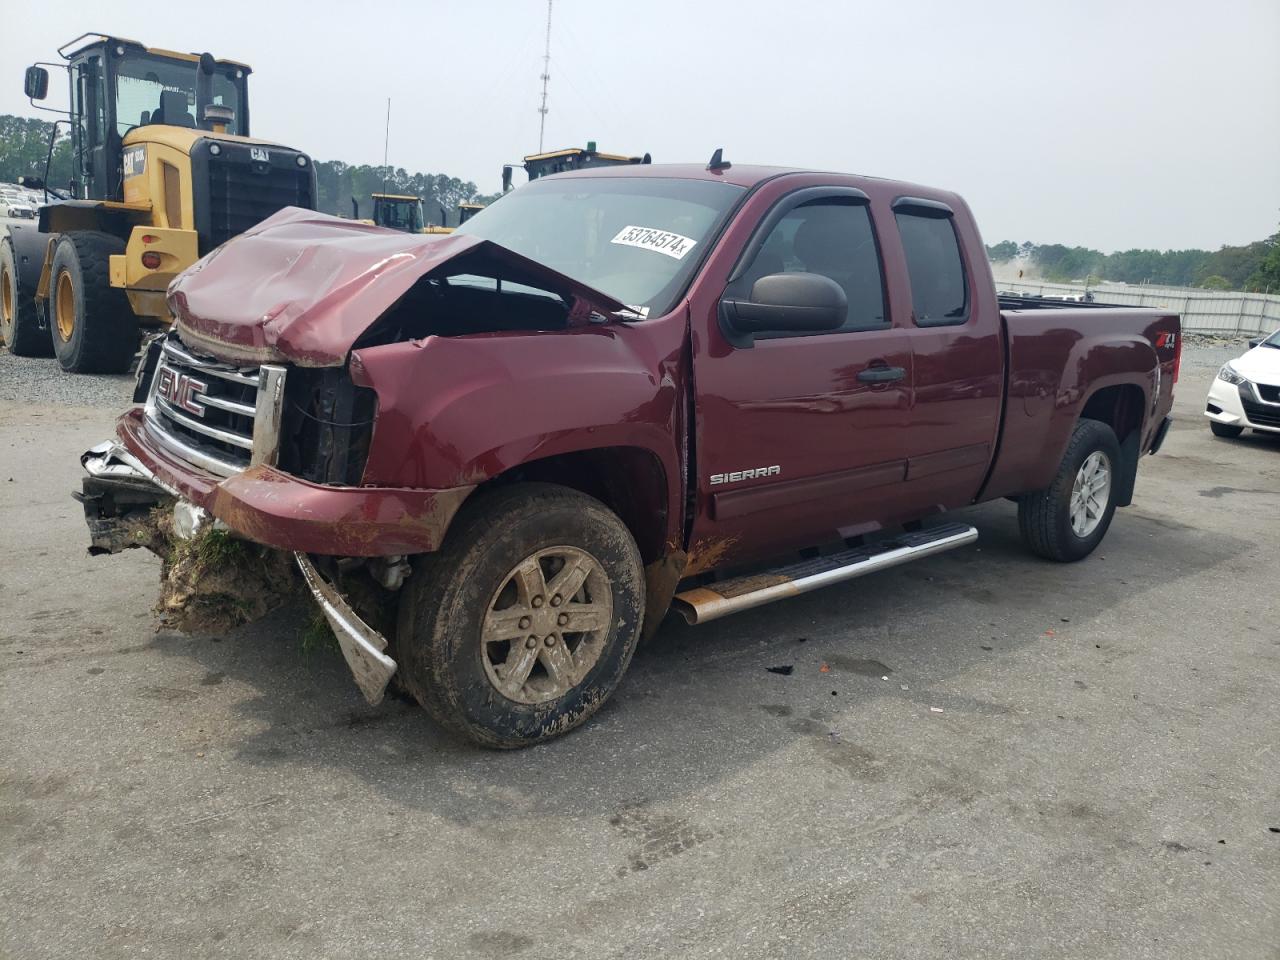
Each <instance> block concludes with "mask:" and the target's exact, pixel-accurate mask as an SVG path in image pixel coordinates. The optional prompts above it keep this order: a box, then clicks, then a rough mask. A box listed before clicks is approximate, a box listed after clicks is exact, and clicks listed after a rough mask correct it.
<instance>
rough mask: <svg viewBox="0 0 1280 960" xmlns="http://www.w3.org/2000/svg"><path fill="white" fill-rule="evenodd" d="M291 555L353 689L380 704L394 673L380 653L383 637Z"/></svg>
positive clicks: (393, 665) (298, 557)
mask: <svg viewBox="0 0 1280 960" xmlns="http://www.w3.org/2000/svg"><path fill="white" fill-rule="evenodd" d="M293 556H294V559H296V560H297V561H298V569H299V570H301V571H302V579H303V580H305V581H306V583H307V589H309V590H310V591H311V595H312V596H313V597H315V600H316V603H318V604H319V605H320V611H321V613H323V614H324V618H325V619H326V620H328V621H329V626H330V627H332V628H333V633H334V636H336V637H337V638H338V646H340V647H341V648H342V655H343V656H344V657H346V658H347V666H349V667H350V668H351V674H352V676H353V677H354V678H355V681H356V686H358V687H359V688H360V692H361V693H363V694H364V698H365V699H366V700H368V701H369V702H370V703H371V704H375V705H376V704H379V703H381V702H382V696H383V694H384V693H385V692H386V689H387V684H388V683H390V682H391V677H392V675H393V674H394V673H395V672H396V662H395V661H394V660H392V659H391V658H390V657H388V656H387V655H386V654H385V653H384V652H383V651H384V650H386V649H387V638H386V637H384V636H383V635H382V634H380V633H379V632H378V631H377V630H375V629H373V627H371V626H369V625H368V624H367V623H365V622H364V621H363V620H362V619H360V616H359V614H357V613H356V612H355V611H354V610H352V609H351V605H350V604H349V603H347V601H345V600H343V599H342V595H341V594H339V593H338V591H337V590H335V589H334V588H333V586H332V585H331V584H329V583H328V582H327V581H326V580H325V579H324V577H322V576H320V572H319V571H318V570H316V568H315V565H314V564H313V563H312V562H311V560H310V559H309V558H308V557H307V555H306V554H305V553H295V554H294V555H293Z"/></svg>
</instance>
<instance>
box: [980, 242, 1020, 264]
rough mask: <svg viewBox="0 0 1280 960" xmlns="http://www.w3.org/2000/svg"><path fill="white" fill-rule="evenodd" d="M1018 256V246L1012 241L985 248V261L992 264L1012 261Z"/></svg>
mask: <svg viewBox="0 0 1280 960" xmlns="http://www.w3.org/2000/svg"><path fill="white" fill-rule="evenodd" d="M1017 255H1018V245H1017V244H1016V243H1014V242H1013V241H1012V240H1001V241H1000V242H999V243H997V244H996V245H995V246H993V247H992V246H989V247H987V259H988V260H990V261H991V262H992V263H1001V262H1002V261H1005V260H1012V259H1013V258H1014V257H1016V256H1017Z"/></svg>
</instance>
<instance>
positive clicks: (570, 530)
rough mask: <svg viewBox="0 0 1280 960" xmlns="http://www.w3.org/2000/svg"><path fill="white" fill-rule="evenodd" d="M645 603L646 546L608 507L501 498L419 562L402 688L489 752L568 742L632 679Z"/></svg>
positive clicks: (548, 494)
mask: <svg viewBox="0 0 1280 960" xmlns="http://www.w3.org/2000/svg"><path fill="white" fill-rule="evenodd" d="M575 571H580V574H581V575H580V579H575V576H574V575H575ZM561 574H563V575H564V576H563V577H562V576H561ZM557 586H559V587H560V589H559V590H557ZM562 592H563V595H562ZM644 596H645V587H644V568H643V565H642V564H641V560H640V553H639V550H637V548H636V544H635V540H633V539H632V537H631V534H630V532H629V531H628V530H627V528H626V527H625V526H624V525H623V523H622V521H621V520H619V519H618V517H617V516H616V515H615V514H613V513H612V512H611V511H610V510H609V509H608V508H606V507H605V506H604V505H603V504H602V503H600V502H599V501H598V500H595V499H593V498H592V497H588V496H586V495H585V494H581V493H578V492H577V491H575V490H570V489H568V488H566V487H559V486H554V485H552V484H544V483H522V484H517V485H513V486H510V487H505V488H500V489H498V490H495V491H493V492H492V493H488V494H483V495H481V496H480V497H479V498H477V499H476V500H475V501H474V502H472V503H468V504H467V505H466V506H465V507H464V508H463V510H462V512H461V513H460V514H459V515H458V517H457V518H456V519H455V520H454V522H453V524H452V526H451V528H450V530H449V535H448V537H447V539H446V541H445V544H444V546H443V547H442V548H441V550H439V551H438V552H437V553H433V554H427V555H425V556H422V557H419V558H418V561H417V563H416V564H415V570H414V573H413V575H412V577H410V579H409V581H408V582H407V583H406V584H405V587H404V590H403V594H402V596H401V600H400V617H399V623H398V626H397V629H396V642H395V654H396V657H397V659H398V661H399V664H400V673H399V676H400V680H401V682H402V683H403V684H404V686H405V687H406V689H407V690H408V691H409V692H410V693H411V694H413V696H414V697H415V698H416V699H417V701H418V702H419V703H420V704H422V706H423V707H425V708H426V710H427V712H428V713H430V714H431V715H432V717H434V718H435V719H436V720H437V721H438V722H439V723H441V724H442V725H443V726H445V727H447V728H449V729H450V730H452V731H454V732H456V733H459V734H461V735H462V736H464V737H467V738H469V739H471V740H473V741H475V742H476V743H478V744H481V745H482V746H486V747H495V748H500V749H511V748H515V747H524V746H528V745H529V744H533V743H537V742H539V741H542V740H548V739H551V738H553V737H557V736H559V735H561V734H563V733H567V732H568V731H570V730H572V729H573V728H575V727H577V726H578V725H580V724H581V723H583V722H584V721H585V720H586V719H587V718H588V717H590V716H591V715H592V714H593V713H595V712H596V710H598V709H599V708H600V707H601V706H602V705H603V704H604V702H605V700H607V699H608V698H609V696H610V694H612V693H613V691H614V689H615V688H616V687H617V685H618V682H619V681H620V680H621V679H622V674H623V673H624V672H625V671H626V669H627V665H628V664H629V663H630V662H631V654H632V653H633V652H634V650H635V646H636V641H637V640H638V638H639V635H640V624H641V619H642V616H643V612H644ZM573 625H578V626H580V628H581V629H579V630H577V631H575V630H573V629H572V626H573Z"/></svg>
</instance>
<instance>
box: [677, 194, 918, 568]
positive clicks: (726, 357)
mask: <svg viewBox="0 0 1280 960" xmlns="http://www.w3.org/2000/svg"><path fill="white" fill-rule="evenodd" d="M760 238H763V239H762V240H761V239H760ZM753 249H754V250H755V252H754V254H751V255H750V258H749V260H748V261H747V262H745V263H741V264H739V266H737V267H735V269H734V272H733V274H732V275H731V277H730V281H729V285H728V287H727V288H726V291H725V295H724V297H725V299H729V298H736V299H747V298H749V296H750V292H751V288H752V285H753V284H754V282H755V281H756V280H758V279H759V278H760V277H763V276H766V275H769V274H775V273H788V272H795V271H801V272H806V273H817V274H821V275H823V276H826V277H828V278H830V279H832V280H834V281H835V282H836V283H837V284H839V285H840V287H841V288H842V289H843V290H844V291H845V295H846V298H847V300H848V304H849V307H848V313H847V315H846V317H845V321H844V323H843V324H842V325H841V326H840V327H839V328H838V329H836V330H833V331H829V332H822V333H800V334H798V333H773V334H756V335H755V337H754V342H751V340H750V339H748V342H747V343H746V345H742V338H741V337H739V336H737V335H736V333H735V331H734V330H732V329H726V328H725V327H724V326H723V325H724V324H725V323H726V322H727V321H725V320H724V318H723V317H721V319H720V320H719V321H718V323H717V324H713V325H712V329H711V330H710V337H711V341H712V342H710V343H709V344H707V348H706V349H698V350H695V356H694V383H695V389H696V391H697V411H698V416H697V423H696V448H695V449H696V468H697V476H696V490H697V496H698V509H697V512H696V519H695V521H694V527H693V531H692V537H691V545H690V554H691V557H690V569H691V570H692V571H696V570H697V569H703V568H705V567H707V566H710V565H712V564H718V563H723V562H726V561H729V560H746V559H754V558H757V557H761V556H764V555H766V554H769V553H774V554H776V553H778V552H780V548H785V547H787V546H802V545H809V544H814V543H818V542H821V541H823V540H826V539H829V538H831V537H834V536H838V535H843V536H851V535H854V534H856V533H859V532H862V531H863V530H870V529H874V528H875V527H876V526H877V525H878V524H879V522H880V521H882V520H883V519H884V517H885V515H886V513H888V512H891V511H892V509H893V505H894V503H895V502H896V501H898V500H899V499H900V498H901V497H902V494H903V484H904V481H905V476H906V447H905V444H904V432H905V431H906V429H907V427H908V424H909V419H910V412H911V402H912V363H911V344H910V339H909V336H908V335H907V332H906V330H905V329H904V328H903V324H904V323H905V322H906V318H901V317H895V316H892V315H891V313H890V311H889V308H888V298H887V296H886V293H885V283H884V275H883V274H884V271H883V268H882V263H881V257H880V245H879V242H878V239H877V236H876V230H875V224H874V222H873V218H872V215H871V209H870V206H869V203H868V201H867V197H866V195H865V194H864V193H862V191H860V190H856V189H853V188H849V187H811V188H807V189H802V190H798V191H795V192H794V193H792V194H788V195H786V196H784V197H783V198H782V199H781V200H780V201H779V202H778V203H777V204H776V205H775V206H774V208H773V209H772V210H771V211H770V212H769V213H767V214H766V215H765V217H764V219H763V221H762V223H761V226H760V228H759V229H758V230H757V232H756V235H755V237H754V238H753V240H752V242H751V243H750V244H748V246H747V250H748V251H749V252H750V251H751V250H753ZM717 336H718V337H719V340H718V342H717ZM735 343H736V344H738V345H736V346H735V345H734V344H735Z"/></svg>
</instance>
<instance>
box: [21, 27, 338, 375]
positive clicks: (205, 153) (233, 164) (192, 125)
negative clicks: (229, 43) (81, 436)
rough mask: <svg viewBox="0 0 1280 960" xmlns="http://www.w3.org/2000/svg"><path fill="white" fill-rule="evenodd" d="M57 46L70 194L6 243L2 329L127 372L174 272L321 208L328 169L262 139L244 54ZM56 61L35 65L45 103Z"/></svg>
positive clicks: (161, 315)
mask: <svg viewBox="0 0 1280 960" xmlns="http://www.w3.org/2000/svg"><path fill="white" fill-rule="evenodd" d="M58 53H59V55H60V56H61V57H62V59H63V60H64V61H65V67H66V70H67V74H68V76H69V78H70V110H69V111H59V112H66V113H68V115H69V118H70V130H71V148H72V174H71V181H70V183H69V184H66V185H64V184H58V185H57V186H59V187H61V186H66V187H67V188H68V192H69V193H70V196H71V199H69V200H64V201H62V202H57V203H48V204H46V205H45V206H43V207H42V208H41V209H40V216H39V222H38V224H36V225H32V226H20V227H14V228H11V229H10V231H9V237H8V238H6V239H5V240H4V241H3V243H0V294H2V296H0V307H2V308H3V309H2V312H0V336H2V337H3V339H4V341H5V343H6V344H7V345H8V347H9V349H10V351H11V352H13V353H15V354H18V355H22V356H42V355H43V356H47V355H48V354H49V353H50V352H52V353H54V354H56V355H57V358H58V361H59V363H60V364H61V365H62V368H63V369H64V370H68V371H72V372H75V373H90V372H102V373H115V372H121V371H124V370H126V369H128V367H129V364H130V362H131V360H132V359H133V356H134V354H135V352H136V351H137V348H138V341H139V336H140V333H141V328H145V327H161V326H164V325H166V324H168V322H169V319H170V315H169V309H168V306H167V305H166V303H165V289H166V288H167V287H168V285H169V281H170V280H172V279H173V278H174V277H175V276H177V274H179V273H180V272H182V271H183V270H185V269H186V268H187V267H189V266H191V264H193V263H195V262H196V260H198V259H199V258H200V257H202V256H204V255H205V254H207V253H208V252H209V251H210V250H212V249H213V248H214V247H217V246H218V245H219V244H221V243H223V242H224V241H226V240H228V239H230V238H231V237H233V236H235V235H237V234H240V233H243V232H244V231H246V230H248V229H249V228H251V227H253V226H255V225H256V224H258V223H259V222H260V221H262V220H264V219H266V218H267V217H269V216H271V214H273V213H275V212H276V211H277V210H280V209H282V208H284V207H290V206H293V207H304V208H307V209H314V208H315V197H316V178H315V171H314V169H313V166H312V162H311V159H310V158H309V157H308V156H306V155H305V154H303V153H300V152H298V151H297V150H293V149H290V148H287V147H282V146H280V145H278V144H274V143H269V142H266V141H263V140H255V139H251V138H250V137H249V99H248V78H249V72H250V68H249V67H247V66H246V65H244V64H242V63H236V62H234V61H231V60H218V59H215V58H214V57H213V56H212V55H210V54H208V53H203V54H194V53H176V52H174V51H171V50H160V49H154V48H150V47H144V46H143V45H142V44H140V43H137V42H135V41H133V40H125V39H122V38H120V37H109V36H104V35H101V34H84V35H83V36H81V37H78V38H76V39H75V40H73V41H71V42H70V43H68V44H65V45H64V46H63V47H61V48H60V49H59V50H58ZM45 66H61V65H55V64H47V65H45ZM45 66H41V65H36V66H32V67H29V68H27V72H26V81H25V92H26V94H27V96H28V97H29V98H30V99H31V100H32V101H33V102H34V101H36V100H43V99H44V98H45V97H46V96H47V94H48V89H49V72H48V70H46V69H45ZM62 123H63V124H65V123H66V121H62ZM50 148H51V152H52V144H51V145H50ZM45 173H46V179H47V169H46V171H45ZM24 179H27V180H28V182H30V178H24Z"/></svg>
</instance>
